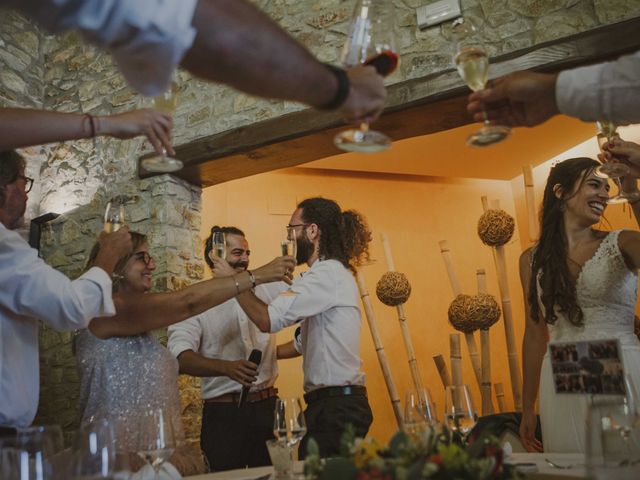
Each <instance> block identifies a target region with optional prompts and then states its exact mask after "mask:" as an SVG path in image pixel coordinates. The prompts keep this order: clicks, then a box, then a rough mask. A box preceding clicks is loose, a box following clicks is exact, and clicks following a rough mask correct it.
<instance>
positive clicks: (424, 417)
mask: <svg viewBox="0 0 640 480" xmlns="http://www.w3.org/2000/svg"><path fill="white" fill-rule="evenodd" d="M437 423H438V419H437V417H436V409H435V404H434V403H433V401H432V400H431V395H430V393H429V391H428V390H427V389H425V388H423V389H421V390H418V391H409V392H407V394H406V396H405V403H404V428H405V431H406V432H407V433H408V434H409V435H412V436H415V437H418V439H422V438H423V437H424V436H425V435H426V432H427V429H428V427H429V426H435V425H437Z"/></svg>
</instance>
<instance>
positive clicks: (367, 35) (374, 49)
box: [333, 0, 399, 153]
mask: <svg viewBox="0 0 640 480" xmlns="http://www.w3.org/2000/svg"><path fill="white" fill-rule="evenodd" d="M393 32H394V22H393V4H392V3H391V2H390V1H388V0H358V2H357V3H356V6H355V9H354V11H353V15H352V17H351V23H350V25H349V34H348V37H347V41H346V43H345V44H344V47H343V49H342V64H343V65H344V66H345V67H347V68H349V67H354V66H356V65H358V64H360V63H364V64H365V65H372V66H374V67H375V69H376V70H377V72H378V73H379V74H380V75H382V76H384V77H386V76H387V75H390V74H391V73H393V71H394V70H395V69H396V68H397V67H398V63H399V57H398V54H397V50H396V46H395V38H394V33H393ZM333 142H334V144H335V145H336V147H338V148H340V149H342V150H346V151H348V152H367V153H375V152H381V151H383V150H386V149H387V148H389V147H390V146H391V139H390V138H389V137H387V136H386V135H385V134H383V133H380V132H377V131H375V130H371V129H369V125H368V124H367V123H362V124H361V125H360V128H357V129H349V130H345V131H343V132H341V133H339V134H338V135H336V136H335V138H334V139H333Z"/></svg>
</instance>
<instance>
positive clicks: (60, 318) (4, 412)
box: [0, 223, 115, 427]
mask: <svg viewBox="0 0 640 480" xmlns="http://www.w3.org/2000/svg"><path fill="white" fill-rule="evenodd" d="M114 313H115V307H114V305H113V300H112V299H111V279H110V278H109V276H108V275H107V274H106V273H105V271H104V270H102V269H100V268H92V269H91V270H89V271H88V272H86V273H85V274H84V275H82V276H81V277H80V278H78V279H77V280H74V281H71V280H69V279H68V278H67V277H65V276H64V275H63V274H62V273H60V272H58V271H56V270H54V269H53V268H51V267H50V266H49V265H47V264H46V263H45V262H44V261H43V260H42V259H41V258H39V257H38V254H37V252H36V250H34V249H33V248H31V247H29V245H28V244H27V243H26V242H25V241H24V240H23V239H22V238H21V237H20V236H19V235H18V234H17V233H15V232H12V231H11V230H8V229H7V228H5V227H4V226H3V225H2V224H1V223H0V426H1V425H4V426H16V427H21V426H27V425H29V424H31V422H32V421H33V418H34V417H35V414H36V409H37V406H38V393H39V383H40V373H39V372H40V368H39V361H38V319H40V320H42V321H43V322H44V323H46V324H47V325H49V326H50V327H52V328H54V329H56V330H75V329H78V328H86V326H87V325H88V324H89V321H90V320H91V319H92V318H94V317H104V316H109V315H113V314H114Z"/></svg>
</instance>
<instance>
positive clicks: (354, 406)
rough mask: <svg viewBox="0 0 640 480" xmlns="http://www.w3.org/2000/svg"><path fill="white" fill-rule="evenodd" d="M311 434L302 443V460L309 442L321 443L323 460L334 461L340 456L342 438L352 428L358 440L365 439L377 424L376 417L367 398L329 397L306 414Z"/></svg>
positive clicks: (360, 396) (311, 403) (300, 454)
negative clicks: (345, 431)
mask: <svg viewBox="0 0 640 480" xmlns="http://www.w3.org/2000/svg"><path fill="white" fill-rule="evenodd" d="M304 418H305V421H306V422H307V434H306V435H305V436H304V438H303V439H302V441H301V442H300V448H299V449H298V456H299V458H300V459H301V460H302V459H304V458H305V457H306V456H307V442H308V441H309V438H311V437H313V439H314V440H315V441H316V442H318V446H319V447H320V456H321V457H333V456H336V455H338V454H339V453H340V437H341V436H342V433H343V432H344V430H345V428H346V427H347V425H348V424H351V425H352V426H353V428H354V431H355V433H356V436H357V437H362V438H364V437H365V436H366V435H367V432H368V431H369V427H370V426H371V422H373V413H371V407H370V406H369V401H368V400H367V397H366V396H365V395H346V396H340V397H327V398H322V399H319V400H315V401H312V402H310V403H309V404H308V405H307V409H306V410H305V412H304Z"/></svg>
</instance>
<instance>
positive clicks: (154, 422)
mask: <svg viewBox="0 0 640 480" xmlns="http://www.w3.org/2000/svg"><path fill="white" fill-rule="evenodd" d="M138 435H139V445H138V451H137V453H138V455H139V456H140V457H141V458H142V459H143V460H145V461H146V462H147V463H148V464H149V465H151V467H152V468H153V470H154V472H155V478H156V480H158V479H159V478H160V467H161V466H162V464H163V463H164V462H165V461H166V460H168V459H169V458H170V457H171V455H173V452H174V451H175V447H176V445H175V439H174V434H173V425H172V423H171V418H170V417H169V416H167V415H166V414H165V413H164V411H163V410H162V409H157V410H150V411H148V412H147V413H146V414H145V415H142V416H141V417H140V422H139V428H138Z"/></svg>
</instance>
